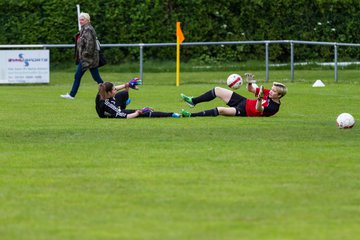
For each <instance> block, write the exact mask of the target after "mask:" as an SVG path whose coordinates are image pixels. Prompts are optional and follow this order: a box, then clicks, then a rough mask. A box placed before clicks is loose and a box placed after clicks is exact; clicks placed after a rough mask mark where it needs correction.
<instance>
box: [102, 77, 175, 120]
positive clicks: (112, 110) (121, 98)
mask: <svg viewBox="0 0 360 240" xmlns="http://www.w3.org/2000/svg"><path fill="white" fill-rule="evenodd" d="M139 84H141V80H140V79H138V78H134V79H132V80H130V81H129V82H128V83H125V84H121V85H118V86H115V85H114V84H113V83H111V82H104V83H101V84H99V92H98V94H97V95H96V99H95V105H96V106H95V108H96V112H97V114H98V115H99V117H100V118H136V117H174V118H179V117H180V114H178V113H173V112H154V111H153V109H152V108H150V107H144V108H142V109H136V110H129V109H126V105H127V104H128V103H129V92H128V90H129V88H133V89H137V85H139ZM120 90H123V91H121V92H118V91H120Z"/></svg>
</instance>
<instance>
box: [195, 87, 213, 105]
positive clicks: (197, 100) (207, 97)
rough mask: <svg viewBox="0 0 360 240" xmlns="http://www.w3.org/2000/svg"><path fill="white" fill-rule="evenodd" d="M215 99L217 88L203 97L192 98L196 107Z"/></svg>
mask: <svg viewBox="0 0 360 240" xmlns="http://www.w3.org/2000/svg"><path fill="white" fill-rule="evenodd" d="M215 98H216V95H215V88H213V89H211V90H210V91H208V92H206V93H204V94H203V95H200V96H198V97H195V98H192V102H193V104H194V105H196V104H198V103H201V102H209V101H211V100H214V99H215Z"/></svg>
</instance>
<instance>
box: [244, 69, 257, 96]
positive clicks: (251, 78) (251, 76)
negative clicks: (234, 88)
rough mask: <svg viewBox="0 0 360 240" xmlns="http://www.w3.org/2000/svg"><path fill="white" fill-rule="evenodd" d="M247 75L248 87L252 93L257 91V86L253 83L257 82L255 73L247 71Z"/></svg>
mask: <svg viewBox="0 0 360 240" xmlns="http://www.w3.org/2000/svg"><path fill="white" fill-rule="evenodd" d="M245 76H246V83H247V84H246V89H247V90H248V91H249V92H251V93H254V94H255V93H256V87H254V85H253V83H255V82H256V80H254V74H252V73H245Z"/></svg>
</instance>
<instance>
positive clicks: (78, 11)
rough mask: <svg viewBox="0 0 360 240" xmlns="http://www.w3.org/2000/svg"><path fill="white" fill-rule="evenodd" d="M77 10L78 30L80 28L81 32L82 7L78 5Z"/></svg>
mask: <svg viewBox="0 0 360 240" xmlns="http://www.w3.org/2000/svg"><path fill="white" fill-rule="evenodd" d="M76 9H77V16H78V20H77V21H78V28H79V32H80V30H81V25H80V21H79V17H80V5H79V4H76Z"/></svg>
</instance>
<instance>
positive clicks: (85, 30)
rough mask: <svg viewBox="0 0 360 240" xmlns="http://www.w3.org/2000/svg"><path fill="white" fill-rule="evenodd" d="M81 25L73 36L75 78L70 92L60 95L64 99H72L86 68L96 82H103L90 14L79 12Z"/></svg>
mask: <svg viewBox="0 0 360 240" xmlns="http://www.w3.org/2000/svg"><path fill="white" fill-rule="evenodd" d="M79 21H80V25H81V30H80V33H79V34H77V35H76V36H75V41H76V43H75V49H76V51H75V58H76V64H77V69H76V72H75V79H74V83H73V86H72V89H71V91H70V93H67V94H65V95H60V96H61V97H62V98H65V99H74V98H75V95H76V94H77V91H78V89H79V87H80V82H81V78H82V76H83V75H84V73H85V72H86V71H87V70H90V73H91V76H92V78H93V79H94V81H96V82H97V83H98V84H100V83H103V82H104V81H103V80H102V79H101V77H100V74H99V70H98V66H99V50H100V48H99V46H97V41H96V40H97V38H96V31H95V29H94V28H93V26H92V25H91V23H90V15H89V14H88V13H81V14H80V16H79Z"/></svg>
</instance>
